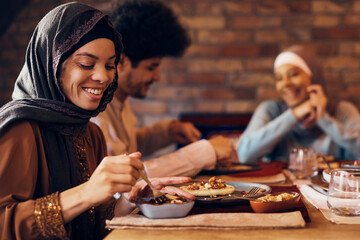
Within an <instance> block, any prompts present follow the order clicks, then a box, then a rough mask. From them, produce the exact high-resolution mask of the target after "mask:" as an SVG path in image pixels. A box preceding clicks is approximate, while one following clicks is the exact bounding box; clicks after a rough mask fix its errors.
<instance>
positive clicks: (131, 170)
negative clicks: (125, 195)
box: [82, 152, 144, 206]
mask: <svg viewBox="0 0 360 240" xmlns="http://www.w3.org/2000/svg"><path fill="white" fill-rule="evenodd" d="M140 158H141V154H140V153H138V152H137V153H132V154H130V155H119V156H108V157H105V158H104V159H103V160H102V161H101V163H100V164H99V166H98V167H97V168H96V169H95V171H94V173H93V174H92V176H91V177H90V180H89V181H88V182H86V183H85V184H84V185H83V188H82V192H83V194H84V195H86V196H88V200H89V201H90V202H91V204H92V206H96V205H99V204H101V203H102V202H105V201H107V200H109V199H110V198H112V197H113V195H114V194H115V193H117V192H119V193H122V192H128V191H130V190H131V189H132V187H133V186H134V185H135V184H136V181H137V180H138V178H139V177H140V173H139V171H138V170H142V169H143V168H144V166H143V163H142V161H141V160H140Z"/></svg>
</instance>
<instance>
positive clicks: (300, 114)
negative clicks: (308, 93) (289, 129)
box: [292, 100, 316, 128]
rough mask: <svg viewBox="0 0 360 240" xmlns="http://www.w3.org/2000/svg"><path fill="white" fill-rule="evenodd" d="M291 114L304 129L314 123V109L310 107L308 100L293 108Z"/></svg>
mask: <svg viewBox="0 0 360 240" xmlns="http://www.w3.org/2000/svg"><path fill="white" fill-rule="evenodd" d="M292 112H293V114H294V116H295V118H296V119H297V120H299V121H301V124H302V125H304V126H305V127H306V128H308V127H311V126H313V125H314V124H315V123H316V113H315V108H314V107H313V106H312V105H311V102H310V100H306V101H305V102H303V103H301V104H300V105H298V106H296V107H294V108H293V109H292Z"/></svg>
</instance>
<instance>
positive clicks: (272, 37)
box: [255, 29, 289, 43]
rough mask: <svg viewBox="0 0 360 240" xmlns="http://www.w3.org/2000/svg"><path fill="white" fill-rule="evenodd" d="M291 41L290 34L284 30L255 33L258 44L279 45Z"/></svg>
mask: <svg viewBox="0 0 360 240" xmlns="http://www.w3.org/2000/svg"><path fill="white" fill-rule="evenodd" d="M288 40H289V35H288V33H287V32H286V31H285V30H283V29H274V30H259V31H257V32H256V33H255V41H256V42H257V43H279V42H287V41H288Z"/></svg>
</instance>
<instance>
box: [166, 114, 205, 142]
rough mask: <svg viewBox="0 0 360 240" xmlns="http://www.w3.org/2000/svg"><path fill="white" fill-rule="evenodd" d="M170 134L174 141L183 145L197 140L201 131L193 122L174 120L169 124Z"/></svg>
mask: <svg viewBox="0 0 360 240" xmlns="http://www.w3.org/2000/svg"><path fill="white" fill-rule="evenodd" d="M169 135H170V137H171V139H172V141H173V142H176V143H180V144H183V145H186V144H189V143H192V142H196V141H197V140H199V139H200V137H201V133H200V131H199V130H198V129H196V128H195V126H194V125H193V124H192V123H191V122H180V121H178V120H174V121H172V122H171V123H170V125H169Z"/></svg>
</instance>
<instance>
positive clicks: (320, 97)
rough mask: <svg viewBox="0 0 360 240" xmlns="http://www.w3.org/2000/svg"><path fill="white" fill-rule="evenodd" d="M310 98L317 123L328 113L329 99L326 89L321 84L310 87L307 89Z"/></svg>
mask: <svg viewBox="0 0 360 240" xmlns="http://www.w3.org/2000/svg"><path fill="white" fill-rule="evenodd" d="M307 91H308V92H309V97H310V100H309V101H310V103H311V105H312V106H313V107H314V108H315V112H316V121H319V120H320V119H321V118H322V117H323V116H324V114H325V112H326V105H327V101H328V99H327V97H326V95H325V93H324V89H323V88H322V86H321V85H319V84H314V85H310V86H308V88H307Z"/></svg>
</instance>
